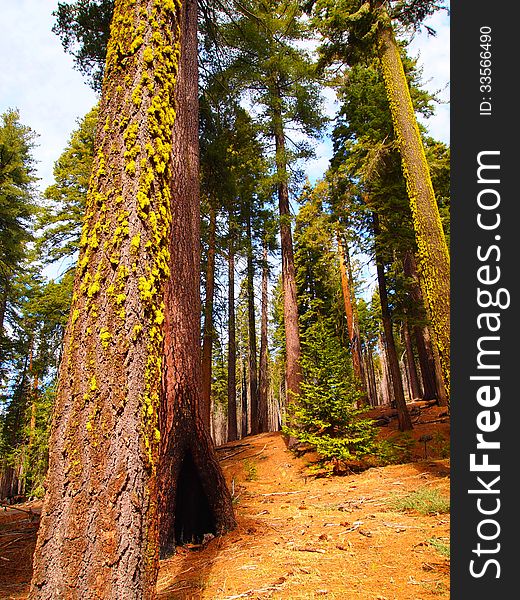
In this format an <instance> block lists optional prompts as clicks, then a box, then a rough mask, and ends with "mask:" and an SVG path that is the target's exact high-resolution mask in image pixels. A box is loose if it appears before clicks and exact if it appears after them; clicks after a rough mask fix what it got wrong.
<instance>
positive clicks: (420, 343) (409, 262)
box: [403, 252, 447, 406]
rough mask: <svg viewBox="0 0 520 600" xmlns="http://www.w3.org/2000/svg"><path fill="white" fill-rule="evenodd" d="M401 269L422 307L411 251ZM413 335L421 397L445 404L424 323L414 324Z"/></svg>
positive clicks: (418, 303)
mask: <svg viewBox="0 0 520 600" xmlns="http://www.w3.org/2000/svg"><path fill="white" fill-rule="evenodd" d="M403 270H404V274H405V275H406V277H408V278H410V279H411V280H412V285H411V288H410V296H411V298H412V300H413V302H414V303H415V304H416V305H417V306H418V307H419V308H424V309H425V310H426V307H425V306H424V299H423V294H422V291H421V286H420V284H419V277H418V273H417V264H416V261H415V256H414V255H413V253H412V252H407V253H406V254H405V257H404V260H403ZM414 337H415V341H416V345H417V353H418V356H419V365H420V368H421V376H422V380H423V399H424V400H433V399H434V398H437V401H438V402H439V404H440V405H442V406H446V405H447V397H446V393H445V388H444V383H443V380H442V374H441V373H440V367H439V366H438V364H437V362H438V361H436V358H435V352H434V349H433V347H432V343H431V337H430V332H429V329H428V327H427V326H426V325H419V324H417V325H415V326H414Z"/></svg>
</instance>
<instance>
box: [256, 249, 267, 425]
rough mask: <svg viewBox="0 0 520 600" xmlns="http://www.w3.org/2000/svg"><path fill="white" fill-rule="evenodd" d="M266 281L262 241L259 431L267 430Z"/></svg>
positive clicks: (264, 252) (265, 260) (265, 261)
mask: <svg viewBox="0 0 520 600" xmlns="http://www.w3.org/2000/svg"><path fill="white" fill-rule="evenodd" d="M268 281H269V263H268V248H267V241H264V247H263V254H262V310H261V325H260V373H259V396H258V431H259V432H260V433H262V432H264V431H269V410H268V394H269V372H268V339H267V325H268V315H267V310H268Z"/></svg>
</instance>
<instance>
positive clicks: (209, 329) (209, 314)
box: [202, 206, 217, 431]
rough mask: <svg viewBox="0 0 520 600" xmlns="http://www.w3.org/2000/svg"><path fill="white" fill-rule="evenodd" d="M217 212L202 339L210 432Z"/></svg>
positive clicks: (213, 220) (212, 220)
mask: <svg viewBox="0 0 520 600" xmlns="http://www.w3.org/2000/svg"><path fill="white" fill-rule="evenodd" d="M216 232H217V211H216V210H215V208H214V207H212V206H210V209H209V241H208V264H207V268H206V303H205V306H204V333H203V337H202V418H203V420H204V424H205V425H206V427H207V429H208V431H209V430H210V421H211V372H212V358H213V335H214V333H213V332H214V327H213V298H214V295H215V252H216V248H215V244H216Z"/></svg>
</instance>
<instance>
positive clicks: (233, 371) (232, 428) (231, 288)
mask: <svg viewBox="0 0 520 600" xmlns="http://www.w3.org/2000/svg"><path fill="white" fill-rule="evenodd" d="M230 222H231V219H230ZM230 229H231V225H230ZM230 234H231V232H230ZM234 252H235V251H234V248H233V239H232V237H231V235H230V240H229V248H228V270H229V276H228V441H230V442H232V441H234V440H236V439H237V438H238V423H237V349H236V325H235V253H234Z"/></svg>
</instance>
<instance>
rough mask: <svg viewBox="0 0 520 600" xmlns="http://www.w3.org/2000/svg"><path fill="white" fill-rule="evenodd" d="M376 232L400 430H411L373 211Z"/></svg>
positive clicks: (378, 277) (387, 344)
mask: <svg viewBox="0 0 520 600" xmlns="http://www.w3.org/2000/svg"><path fill="white" fill-rule="evenodd" d="M373 223H374V234H375V238H376V268H377V282H378V284H379V297H380V300H381V320H382V322H383V331H384V334H385V348H386V354H387V358H388V367H389V370H390V380H391V384H392V391H393V394H394V401H395V404H396V408H397V418H398V421H399V431H409V430H411V429H413V426H412V421H411V419H410V414H409V413H408V408H407V407H406V400H405V398H404V390H403V381H402V379H401V370H400V368H399V359H398V357H397V351H396V348H395V342H394V333H393V330H392V319H391V316H390V309H389V308H388V295H387V291H386V276H385V270H384V265H383V261H382V259H381V256H380V253H379V251H378V249H377V246H378V237H379V231H380V230H379V219H378V216H377V214H376V213H373Z"/></svg>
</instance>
